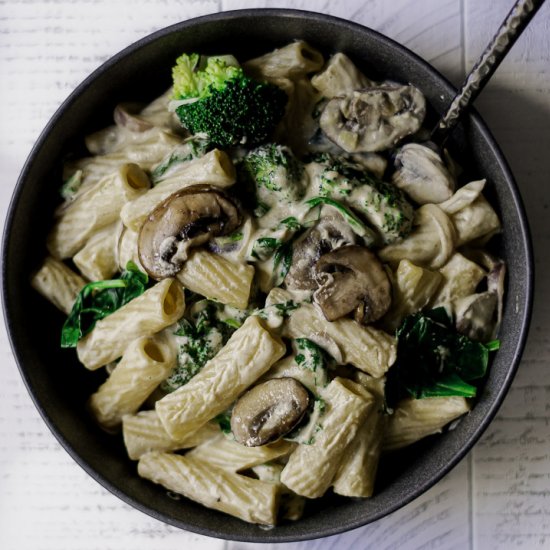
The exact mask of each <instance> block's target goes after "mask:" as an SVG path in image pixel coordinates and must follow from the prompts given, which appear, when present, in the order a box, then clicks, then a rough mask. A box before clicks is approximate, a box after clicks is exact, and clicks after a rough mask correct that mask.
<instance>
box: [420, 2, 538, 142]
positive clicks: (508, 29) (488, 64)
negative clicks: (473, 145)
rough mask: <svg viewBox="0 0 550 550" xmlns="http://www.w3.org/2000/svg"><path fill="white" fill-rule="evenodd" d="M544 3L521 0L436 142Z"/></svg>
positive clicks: (466, 82)
mask: <svg viewBox="0 0 550 550" xmlns="http://www.w3.org/2000/svg"><path fill="white" fill-rule="evenodd" d="M543 3H544V0H517V2H516V3H515V4H514V6H513V7H512V9H511V10H510V12H509V13H508V15H507V16H506V19H505V20H504V21H503V22H502V25H501V26H500V28H499V29H498V31H497V33H496V34H495V36H494V37H493V39H492V40H491V42H490V43H489V45H488V46H487V47H486V48H485V51H484V52H483V54H482V55H481V57H480V58H479V59H478V61H477V63H476V64H475V65H474V68H473V69H472V70H471V71H470V73H469V74H468V76H467V77H466V78H465V80H464V82H463V83H462V87H461V88H460V91H459V92H458V93H457V95H456V96H455V97H454V99H453V101H452V102H451V104H450V105H449V107H448V109H447V111H446V112H445V114H444V115H443V116H442V117H441V119H440V120H439V123H438V124H437V126H436V127H435V128H434V130H433V132H432V136H431V139H432V141H434V142H435V143H438V144H442V143H443V142H444V141H445V139H446V138H447V136H448V135H449V133H450V132H451V131H452V129H453V128H454V127H455V126H456V124H457V122H458V120H459V119H460V117H461V116H462V113H463V112H464V111H465V110H466V109H467V108H468V107H469V105H470V104H471V103H472V102H473V101H474V99H475V98H476V97H477V95H478V94H479V92H481V90H482V89H483V88H484V86H485V84H487V81H488V80H489V78H491V76H492V75H493V73H494V72H495V70H496V69H497V67H498V66H499V65H500V62H501V61H502V60H503V59H504V58H505V57H506V54H507V53H508V51H509V50H510V48H511V47H512V46H513V45H514V44H515V42H516V40H517V39H518V37H519V36H520V34H521V33H522V32H523V30H524V29H525V27H527V25H528V24H529V22H530V21H531V19H532V18H533V16H534V15H535V13H537V11H538V9H539V8H540V7H541V6H542V4H543Z"/></svg>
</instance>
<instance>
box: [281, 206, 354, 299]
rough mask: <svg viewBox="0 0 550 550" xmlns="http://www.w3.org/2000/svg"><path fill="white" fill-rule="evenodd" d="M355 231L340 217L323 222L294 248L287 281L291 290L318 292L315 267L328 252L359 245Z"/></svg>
mask: <svg viewBox="0 0 550 550" xmlns="http://www.w3.org/2000/svg"><path fill="white" fill-rule="evenodd" d="M356 239H357V237H356V235H355V233H354V232H353V229H351V227H350V226H349V224H347V223H346V221H345V220H344V218H343V217H342V216H341V215H340V214H336V213H335V214H334V215H331V216H325V217H323V218H321V219H320V220H319V221H318V222H317V223H316V224H315V225H314V226H313V227H312V228H311V229H310V230H309V231H308V232H307V233H304V235H303V236H302V237H301V238H300V239H298V240H297V241H296V242H295V243H294V246H293V252H292V265H291V267H290V269H289V271H288V273H287V275H286V277H285V284H286V287H287V288H289V289H291V290H315V289H316V288H317V281H316V280H315V263H316V262H317V260H318V259H319V258H320V257H321V256H322V255H323V254H325V253H326V252H329V251H330V250H333V249H334V248H339V247H341V246H344V245H347V244H353V243H355V242H356Z"/></svg>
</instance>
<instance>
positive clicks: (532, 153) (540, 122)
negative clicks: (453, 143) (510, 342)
mask: <svg viewBox="0 0 550 550" xmlns="http://www.w3.org/2000/svg"><path fill="white" fill-rule="evenodd" d="M511 3H512V0H509V1H508V0H506V1H504V0H499V1H498V2H477V1H476V0H422V1H419V0H417V1H413V0H395V1H392V2H387V1H384V0H351V1H350V0H348V1H346V2H344V1H342V2H328V1H323V2H319V1H314V0H294V1H291V0H284V1H278V2H276V1H273V0H251V1H246V0H220V1H219V2H218V1H210V0H195V1H187V2H181V1H178V0H149V1H147V0H138V1H135V2H131V3H130V2H125V1H122V0H117V1H109V0H52V1H49V2H44V1H39V0H0V121H1V124H0V167H1V169H2V175H3V178H2V180H3V185H2V186H0V214H1V215H2V217H4V215H5V211H6V208H7V205H8V202H9V198H10V196H11V191H12V189H13V186H14V184H15V180H16V178H17V174H18V172H19V170H20V168H21V166H22V164H23V162H24V159H25V157H26V156H27V154H28V152H29V151H30V148H31V146H32V143H33V142H34V140H35V139H36V137H37V136H38V134H39V132H40V130H41V129H42V127H43V126H44V125H45V123H46V122H47V120H48V118H49V117H50V116H51V115H52V114H53V112H54V111H55V109H56V108H57V106H58V105H59V104H60V102H61V101H62V100H63V99H64V98H65V97H66V96H67V95H68V94H69V93H70V91H71V90H72V89H73V88H74V86H76V85H77V84H78V83H79V82H80V81H81V80H82V79H83V78H84V77H85V76H86V75H87V74H89V72H90V71H92V70H93V69H94V68H96V67H97V66H98V65H99V64H100V63H101V62H103V61H104V60H105V59H107V58H108V57H109V56H110V55H113V54H114V53H116V52H117V51H119V50H120V49H122V48H123V47H125V46H126V45H128V44H129V43H131V42H132V41H134V40H136V39H138V38H140V37H142V36H144V35H146V34H148V33H149V32H152V31H154V30H156V29H158V28H161V27H163V26H166V25H169V24H171V23H174V22H177V21H179V20H182V19H186V18H189V17H193V16H195V15H199V14H204V13H210V12H214V11H217V10H218V9H222V8H223V9H238V8H243V7H293V8H299V9H309V10H316V11H321V12H324V13H330V14H333V15H337V16H340V17H345V18H348V19H352V20H354V21H357V22H360V23H362V24H365V25H367V26H370V27H372V28H374V29H376V30H379V31H381V32H383V33H384V34H386V35H388V36H390V37H392V38H394V39H396V40H398V41H400V42H402V43H404V44H405V45H406V46H408V47H409V48H411V49H412V50H413V51H415V52H416V53H418V54H419V55H421V56H422V57H424V58H426V59H427V60H429V61H431V62H432V63H433V64H434V65H435V66H436V67H437V68H438V69H439V70H441V71H442V72H443V73H444V74H445V75H446V76H447V77H449V78H450V79H451V80H452V81H453V82H455V83H458V82H459V81H460V80H461V78H462V76H463V75H464V71H465V67H466V68H467V67H469V66H470V65H471V64H472V63H473V62H474V60H475V58H476V56H477V55H478V54H479V53H480V52H481V50H482V49H483V47H484V46H485V44H486V42H487V41H488V39H489V38H490V36H491V35H492V33H493V32H494V30H495V29H496V28H497V26H498V24H499V23H500V20H501V19H502V17H503V16H504V15H505V13H506V11H507V10H508V9H509V7H510V4H511ZM549 36H550V7H549V6H548V5H546V6H544V7H543V8H542V10H541V12H540V13H539V15H538V16H537V18H536V20H535V21H534V22H533V24H532V27H531V28H529V29H528V31H527V35H526V36H525V37H522V38H521V39H520V42H519V43H518V44H517V45H516V46H515V48H514V50H513V51H512V52H511V54H510V56H509V59H507V60H506V61H505V63H504V64H503V66H502V67H501V68H500V69H499V70H498V72H497V74H496V75H495V77H494V79H493V81H492V83H491V84H490V87H489V89H488V90H486V91H485V92H484V93H483V94H482V96H481V97H480V98H479V100H478V103H477V105H478V108H479V110H480V111H481V113H482V114H483V116H484V117H485V118H486V120H487V122H488V123H489V125H490V127H491V128H492V130H493V132H494V134H495V136H496V138H497V140H498V141H499V143H500V144H501V145H502V148H503V150H504V152H505V154H506V155H507V157H508V159H509V161H510V164H511V166H512V169H513V171H514V173H515V175H516V177H517V179H518V182H519V184H520V187H521V189H522V193H523V197H524V200H525V203H526V207H527V211H528V214H529V218H530V221H531V224H532V231H533V236H534V244H535V252H536V257H537V268H538V277H537V297H536V300H535V314H534V319H533V324H532V330H531V334H530V338H529V343H528V348H527V351H526V353H525V357H524V360H523V362H522V365H521V368H520V371H519V373H518V376H517V378H516V381H515V383H514V385H513V387H512V390H511V392H510V394H509V396H508V398H507V399H506V401H505V403H504V405H503V407H502V410H501V412H500V413H499V415H498V417H497V419H496V420H495V421H494V422H493V423H492V424H491V426H490V428H489V430H488V431H487V433H486V435H485V436H484V437H483V438H482V440H481V441H480V442H479V443H478V445H476V447H475V448H474V450H473V451H472V452H471V453H470V455H469V456H468V457H467V458H466V459H465V460H464V461H463V462H462V463H461V464H460V465H459V466H458V467H457V468H455V470H453V471H452V472H451V473H450V474H449V475H448V476H447V477H446V478H445V479H444V480H442V481H441V482H440V483H439V484H437V485H436V486H435V487H433V488H432V489H431V490H430V491H428V492H427V493H426V494H425V495H424V496H422V497H421V498H419V499H417V500H416V501H415V502H413V503H411V504H409V505H408V506H406V507H405V508H404V509H402V510H400V511H398V512H396V513H394V514H392V515H391V516H389V517H387V518H384V519H382V520H380V521H378V522H376V523H374V524H371V525H369V526H366V527H363V528H361V529H357V530H355V531H353V532H350V533H347V534H344V535H340V536H336V537H330V538H328V539H324V540H318V541H310V542H304V543H297V544H285V545H267V546H265V548H269V549H270V550H277V549H281V550H282V549H284V550H288V549H292V550H295V549H308V550H310V549H315V550H328V549H334V550H340V549H344V548H346V549H347V548H350V549H357V550H359V549H361V550H362V549H365V548H376V549H377V550H378V549H405V550H412V549H419V548H444V549H455V548H456V549H463V548H476V549H480V550H485V549H491V548H498V549H501V548H503V549H508V548H510V549H513V548H526V549H531V548H548V547H550V520H549V518H550V461H549V458H550V456H549V455H550V427H549V420H548V419H549V416H550V384H549V383H548V381H547V376H546V372H547V368H546V365H547V363H548V361H549V360H550V344H549V339H548V328H549V325H550V313H549V311H548V306H547V305H546V304H548V303H549V301H550V282H549V281H550V279H549V278H548V277H546V275H545V272H546V270H547V269H548V268H550V265H549V264H550V260H549V256H548V249H549V244H550V226H549V224H548V221H547V220H548V214H549V202H550V199H549V191H548V181H549V180H550V155H549V154H548V151H550V131H549V130H548V127H549V123H550V69H549V67H550V53H549V52H550V38H549ZM2 323H3V321H0V324H2ZM2 326H3V325H2ZM470 518H472V520H471V519H470ZM176 547H178V548H179V547H181V548H192V549H195V548H197V549H199V550H200V549H205V550H206V549H208V550H221V549H226V548H227V549H228V550H236V549H241V548H242V549H248V548H253V547H254V545H248V544H244V543H236V542H235V543H225V542H223V541H219V540H215V539H210V538H206V537H200V536H196V535H193V534H190V533H185V532H182V531H180V530H177V529H175V528H172V527H169V526H166V525H164V524H162V523H160V522H157V521H156V520H154V519H151V518H149V517H147V516H145V515H144V514H142V513H141V512H138V511H136V510H133V509H132V508H130V507H129V506H126V505H125V504H123V503H122V502H121V501H119V500H118V499H117V498H116V497H114V496H112V495H111V494H109V493H108V492H106V491H105V490H103V489H102V488H101V487H100V486H99V485H98V484H97V483H96V482H95V481H94V480H92V479H91V478H90V477H89V476H88V475H87V474H85V473H84V472H83V471H82V470H81V469H80V468H79V467H78V466H77V465H76V464H75V463H74V462H73V461H72V459H71V458H70V457H69V456H68V455H67V454H66V453H65V451H63V450H62V449H61V447H60V446H59V445H58V444H57V442H56V440H55V439H54V438H53V436H52V435H51V434H50V433H49V431H48V430H47V428H46V427H45V424H44V423H43V421H42V420H41V419H40V417H39V415H38V413H37V412H36V410H35V409H34V406H33V404H32V402H31V400H30V398H29V397H28V395H27V392H26V390H25V388H24V386H23V383H22V382H21V380H20V378H19V375H18V372H17V370H16V367H15V364H14V360H13V356H12V354H11V351H10V348H9V344H8V340H7V336H6V334H5V330H4V329H3V328H2V329H1V330H0V548H2V550H4V549H6V550H16V549H17V550H27V549H28V550H49V549H55V550H64V549H70V550H100V549H101V550H108V549H113V550H115V549H116V550H122V549H127V548H135V549H138V550H139V549H141V548H143V549H147V550H157V549H158V550H162V549H165V548H166V549H168V548H176Z"/></svg>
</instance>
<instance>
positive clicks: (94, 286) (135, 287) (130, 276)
mask: <svg viewBox="0 0 550 550" xmlns="http://www.w3.org/2000/svg"><path fill="white" fill-rule="evenodd" d="M148 282H149V277H148V276H147V274H145V273H142V272H141V271H140V270H139V268H138V267H137V265H136V264H135V263H134V262H128V264H127V265H126V269H125V270H124V271H123V272H122V275H121V276H120V278H119V279H112V280H108V281H94V282H92V283H88V284H87V285H85V286H84V287H83V288H82V290H81V291H80V292H79V293H78V296H77V297H76V300H75V302H74V304H73V308H72V310H71V313H69V316H68V317H67V320H66V321H65V323H64V324H63V329H62V330H61V347H62V348H74V347H75V346H76V344H77V343H78V341H79V340H80V338H82V337H83V336H85V335H86V334H88V333H89V332H90V331H91V330H92V329H93V328H94V326H95V324H96V322H97V321H99V320H101V319H103V318H104V317H107V315H110V314H111V313H113V312H114V311H116V310H117V309H119V308H120V307H122V306H123V305H125V304H127V303H128V302H129V301H130V300H133V299H134V298H136V297H137V296H139V295H140V294H143V292H144V291H145V288H146V286H147V283H148Z"/></svg>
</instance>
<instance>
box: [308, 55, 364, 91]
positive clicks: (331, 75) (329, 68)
mask: <svg viewBox="0 0 550 550" xmlns="http://www.w3.org/2000/svg"><path fill="white" fill-rule="evenodd" d="M311 83H312V84H313V86H314V87H315V88H316V89H317V90H319V92H321V94H322V96H323V97H325V98H327V99H331V98H333V97H336V96H340V95H346V94H349V93H351V92H353V91H354V90H361V89H363V88H367V87H369V86H372V85H373V83H372V82H371V81H370V80H369V79H368V78H367V77H366V76H365V75H364V74H363V73H362V72H361V71H359V69H358V68H357V67H356V66H355V65H354V63H353V61H352V60H351V59H350V58H349V57H348V56H347V55H346V54H343V53H341V52H338V53H336V54H334V55H333V56H332V57H331V58H330V59H329V61H328V63H327V65H326V67H325V68H324V69H323V70H322V71H321V72H320V73H317V74H316V75H315V76H314V77H313V78H312V79H311Z"/></svg>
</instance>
